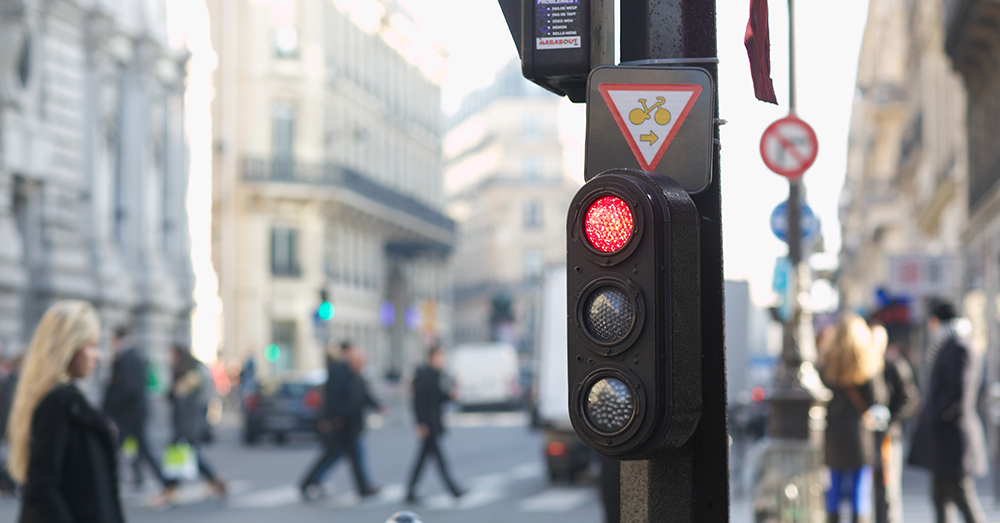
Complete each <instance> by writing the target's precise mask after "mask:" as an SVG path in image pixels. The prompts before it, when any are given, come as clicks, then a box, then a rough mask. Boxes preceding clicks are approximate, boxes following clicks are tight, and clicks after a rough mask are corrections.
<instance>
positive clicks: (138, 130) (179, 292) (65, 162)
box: [0, 0, 194, 383]
mask: <svg viewBox="0 0 1000 523" xmlns="http://www.w3.org/2000/svg"><path fill="white" fill-rule="evenodd" d="M165 10H166V2H165V1H153V0H150V1H144V2H112V1H101V0H98V1H87V2H84V1H71V0H64V1H60V2H31V1H18V0H14V1H6V2H3V3H2V4H0V342H2V343H3V344H4V347H5V350H4V352H5V354H6V355H7V356H11V355H13V354H16V353H19V352H21V351H22V350H23V349H24V348H25V346H26V343H27V342H28V340H29V338H30V336H31V335H32V332H33V330H34V328H35V325H36V324H37V322H38V320H39V318H40V317H41V314H42V313H43V312H44V310H45V308H46V307H47V306H48V305H49V304H51V303H52V302H53V301H55V300H59V299H65V298H73V299H83V300H89V301H91V302H93V303H94V304H95V305H96V306H97V308H98V309H99V311H100V314H101V318H102V320H103V321H102V327H103V328H104V329H105V330H106V331H108V330H112V329H114V328H115V327H117V326H118V325H122V324H128V325H130V326H131V327H132V328H133V331H134V333H135V334H136V336H137V341H138V343H139V344H140V345H141V346H143V347H145V348H146V351H147V355H148V357H149V358H150V360H152V361H153V362H154V367H155V368H157V369H158V370H157V372H158V373H159V374H160V375H161V378H162V377H165V375H164V372H165V368H166V363H167V362H166V357H167V349H168V347H169V345H170V344H171V343H172V342H175V341H181V342H186V341H188V339H189V337H190V320H189V312H190V310H191V308H192V307H193V306H194V303H193V301H192V298H191V291H192V288H193V286H194V281H193V276H192V271H191V262H190V259H191V258H190V241H189V237H188V219H187V211H186V207H185V203H186V194H187V185H188V172H189V169H188V165H189V162H188V151H187V141H186V135H185V130H184V98H183V95H184V89H185V65H186V62H187V59H188V56H189V55H188V53H187V51H185V50H184V49H179V48H175V47H172V46H171V45H170V43H169V41H168V38H167V31H166V25H167V24H166V12H165ZM105 339H107V337H105ZM161 383H162V381H161Z"/></svg>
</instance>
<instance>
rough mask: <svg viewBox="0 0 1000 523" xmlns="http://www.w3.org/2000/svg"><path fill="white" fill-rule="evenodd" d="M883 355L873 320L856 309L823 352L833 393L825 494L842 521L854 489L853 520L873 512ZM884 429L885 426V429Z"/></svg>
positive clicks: (832, 516) (832, 514) (833, 518)
mask: <svg viewBox="0 0 1000 523" xmlns="http://www.w3.org/2000/svg"><path fill="white" fill-rule="evenodd" d="M882 363H883V360H882V355H881V353H880V351H878V350H877V348H876V347H875V346H874V340H873V337H872V332H871V330H870V329H869V328H868V324H867V323H866V322H865V320H864V319H862V318H861V317H860V316H858V315H857V314H853V313H845V314H844V316H843V317H842V318H841V319H840V322H839V323H838V324H837V328H836V331H835V332H834V335H833V339H832V340H831V342H830V345H829V346H828V347H827V350H826V352H825V353H824V355H823V360H822V363H821V375H822V376H823V381H824V383H826V386H827V387H828V388H829V389H830V390H831V391H833V398H832V399H831V400H830V403H829V404H828V405H827V408H826V445H825V454H826V456H825V457H826V465H827V466H828V467H829V468H830V490H829V491H828V492H827V496H826V512H827V515H828V516H827V517H828V521H829V522H831V523H835V522H837V521H840V511H839V509H840V500H841V497H842V495H843V493H844V492H845V490H846V491H849V492H850V500H851V511H852V520H851V521H852V522H868V521H871V516H872V479H873V478H872V465H873V464H874V463H875V459H876V454H875V437H874V432H873V431H874V430H876V429H877V428H878V427H877V425H878V423H877V422H878V419H877V418H878V416H875V415H873V414H875V413H878V412H879V411H880V410H881V411H884V410H885V409H884V408H881V409H879V408H878V407H876V408H875V409H873V408H872V407H875V406H877V405H882V404H884V403H885V390H884V389H885V387H884V385H883V384H882V378H881V375H882ZM883 430H884V429H883Z"/></svg>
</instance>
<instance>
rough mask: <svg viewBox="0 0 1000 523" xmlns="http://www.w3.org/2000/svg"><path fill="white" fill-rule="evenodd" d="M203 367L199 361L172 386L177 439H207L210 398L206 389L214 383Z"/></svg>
mask: <svg viewBox="0 0 1000 523" xmlns="http://www.w3.org/2000/svg"><path fill="white" fill-rule="evenodd" d="M203 367H204V366H203V365H202V364H201V363H198V364H197V365H196V366H195V368H192V369H190V370H188V371H187V372H184V373H183V374H181V375H180V376H177V378H176V379H174V383H173V385H172V386H171V389H170V400H171V403H172V404H173V422H174V439H175V440H184V441H187V442H189V443H192V444H197V443H201V442H202V441H204V439H205V434H206V430H207V428H208V427H207V425H208V420H207V418H206V415H207V413H208V398H207V397H206V396H207V394H206V393H205V390H206V389H207V388H208V387H213V386H214V384H213V383H212V382H211V381H210V376H209V375H208V373H207V371H206V370H205V369H204V368H203Z"/></svg>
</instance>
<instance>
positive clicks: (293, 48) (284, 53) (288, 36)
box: [274, 25, 299, 58]
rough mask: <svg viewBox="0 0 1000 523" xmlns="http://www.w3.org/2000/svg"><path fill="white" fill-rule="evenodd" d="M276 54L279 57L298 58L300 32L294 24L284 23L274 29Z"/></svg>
mask: <svg viewBox="0 0 1000 523" xmlns="http://www.w3.org/2000/svg"><path fill="white" fill-rule="evenodd" d="M274 55H275V56H277V57H278V58H298V56H299V32H298V31H296V30H295V27H294V26H290V25H282V26H279V27H278V29H277V30H275V31H274Z"/></svg>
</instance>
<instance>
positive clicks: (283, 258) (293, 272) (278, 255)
mask: <svg viewBox="0 0 1000 523" xmlns="http://www.w3.org/2000/svg"><path fill="white" fill-rule="evenodd" d="M298 233H299V231H297V230H295V229H289V228H285V227H275V228H273V229H271V274H273V275H275V276H298V275H299V256H298V243H299V241H298V236H299V234H298Z"/></svg>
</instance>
